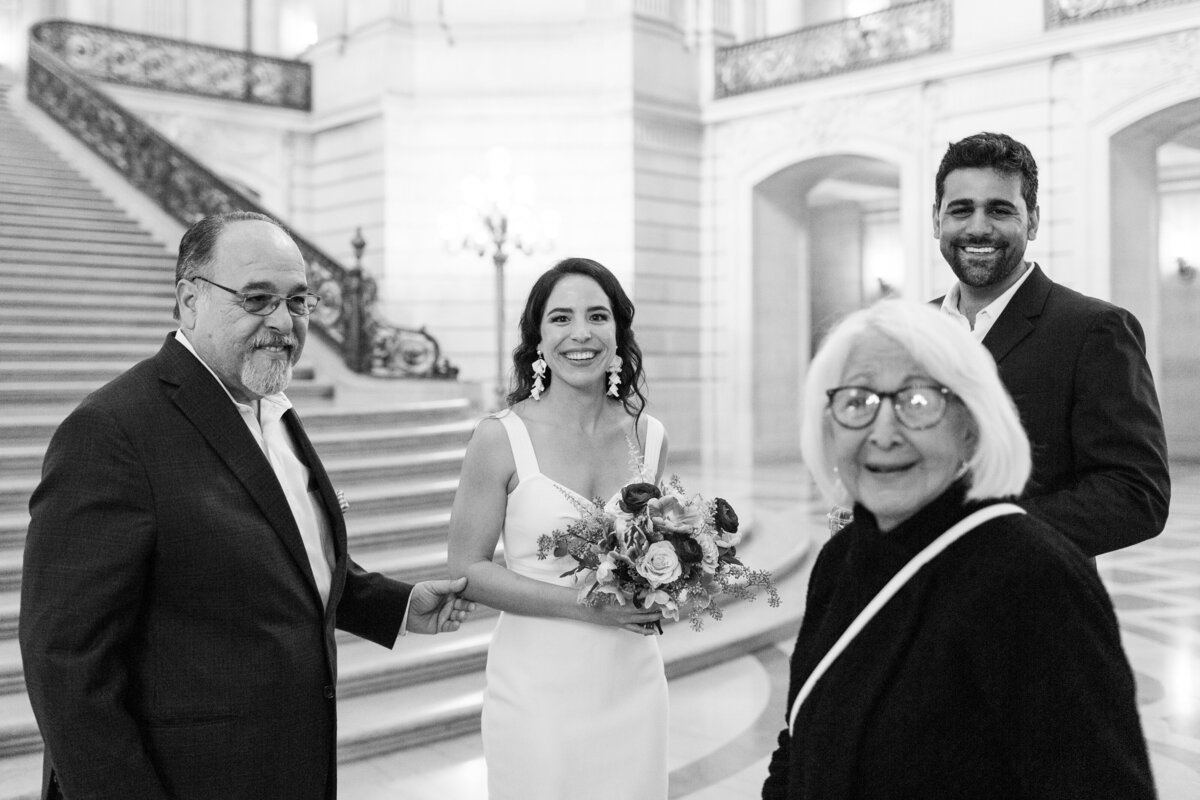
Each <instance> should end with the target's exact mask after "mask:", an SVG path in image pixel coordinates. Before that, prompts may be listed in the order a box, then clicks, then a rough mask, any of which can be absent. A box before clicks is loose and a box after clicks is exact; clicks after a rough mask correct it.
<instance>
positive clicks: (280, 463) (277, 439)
mask: <svg viewBox="0 0 1200 800" xmlns="http://www.w3.org/2000/svg"><path fill="white" fill-rule="evenodd" d="M175 339H176V340H177V341H178V342H179V343H180V344H182V345H183V346H184V347H186V348H187V349H188V352H190V353H191V354H192V355H194V356H196V360H198V361H199V362H200V363H201V364H204V368H205V369H207V370H208V371H209V372H210V373H211V374H212V376H213V378H214V379H216V381H217V384H218V385H219V386H220V387H221V389H222V390H223V391H224V392H225V394H226V395H227V396H228V397H229V401H230V402H231V403H233V405H234V407H235V408H237V410H238V413H239V414H241V416H242V421H243V422H245V423H246V427H247V428H249V429H250V433H251V435H253V436H254V441H256V442H258V446H259V447H261V448H262V451H263V454H264V455H266V457H267V461H269V462H270V464H271V469H273V470H274V471H275V477H276V478H277V479H278V480H279V485H280V487H282V488H283V494H284V496H285V497H286V498H287V502H288V507H289V508H291V510H292V517H293V519H294V520H295V522H296V527H297V528H299V529H300V538H301V539H302V540H303V542H304V551H305V552H306V553H307V554H308V564H309V567H311V568H312V574H313V578H314V579H315V580H316V583H317V591H318V592H319V593H320V594H321V603H322V605H326V606H327V605H328V604H329V586H330V584H331V583H332V582H333V565H334V563H335V560H336V554H335V553H334V551H333V533H332V531H331V529H330V527H329V517H328V515H327V514H326V513H325V504H324V503H323V502H322V501H321V495H320V492H319V491H318V489H317V485H316V483H315V481H313V480H312V475H311V473H310V472H309V469H308V467H306V466H305V465H304V462H303V461H301V460H300V457H299V455H298V454H297V453H296V443H295V442H293V441H292V436H291V434H290V433H288V430H287V425H285V424H284V422H283V415H284V413H286V412H287V410H288V409H289V408H291V407H292V402H291V401H290V400H288V399H287V396H286V395H284V394H283V392H279V393H278V394H273V395H270V396H268V397H263V398H261V399H259V400H257V401H255V402H254V404H253V405H247V404H246V403H239V402H238V401H237V400H235V399H234V398H233V395H232V394H230V393H229V389H228V388H226V386H225V384H224V383H222V382H221V379H220V378H219V377H217V373H215V372H213V370H212V368H211V367H209V366H208V364H205V363H204V359H203V358H200V354H199V353H197V352H196V348H194V347H192V343H191V342H190V341H188V338H187V337H186V336H184V335H183V331H182V330H178V331H176V332H175ZM405 616H406V617H407V614H406V615H405Z"/></svg>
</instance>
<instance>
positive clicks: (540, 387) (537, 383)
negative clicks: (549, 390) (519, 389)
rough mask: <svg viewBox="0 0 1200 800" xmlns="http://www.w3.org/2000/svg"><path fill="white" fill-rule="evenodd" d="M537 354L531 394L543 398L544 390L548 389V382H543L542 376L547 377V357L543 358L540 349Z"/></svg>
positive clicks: (537, 398) (536, 398) (534, 397)
mask: <svg viewBox="0 0 1200 800" xmlns="http://www.w3.org/2000/svg"><path fill="white" fill-rule="evenodd" d="M537 355H538V357H537V361H535V362H533V388H532V389H530V390H529V396H530V397H532V398H533V399H534V400H541V399H542V392H544V391H546V384H544V383H542V378H544V377H546V359H544V358H542V351H541V350H540V349H539V350H538V351H537Z"/></svg>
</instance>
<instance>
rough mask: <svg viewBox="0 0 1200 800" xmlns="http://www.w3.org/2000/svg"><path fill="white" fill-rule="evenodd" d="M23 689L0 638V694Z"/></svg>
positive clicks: (17, 654) (15, 650) (8, 643)
mask: <svg viewBox="0 0 1200 800" xmlns="http://www.w3.org/2000/svg"><path fill="white" fill-rule="evenodd" d="M468 621H470V620H468ZM24 691H25V670H24V669H23V668H22V666H21V644H20V642H18V641H17V640H16V639H15V638H13V639H3V640H0V694H11V693H12V692H24Z"/></svg>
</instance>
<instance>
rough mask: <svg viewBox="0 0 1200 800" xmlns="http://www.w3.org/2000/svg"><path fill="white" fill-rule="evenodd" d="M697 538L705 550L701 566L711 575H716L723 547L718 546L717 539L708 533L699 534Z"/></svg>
mask: <svg viewBox="0 0 1200 800" xmlns="http://www.w3.org/2000/svg"><path fill="white" fill-rule="evenodd" d="M695 539H696V541H697V542H698V543H699V544H700V549H701V550H702V551H703V552H704V558H703V559H702V560H701V561H700V568H701V569H703V570H704V571H705V572H706V573H708V574H709V575H716V574H717V565H718V562H719V559H720V558H721V548H719V547H717V542H716V540H714V539H713V537H712V536H711V535H709V534H707V533H701V534H697V535H696V537H695Z"/></svg>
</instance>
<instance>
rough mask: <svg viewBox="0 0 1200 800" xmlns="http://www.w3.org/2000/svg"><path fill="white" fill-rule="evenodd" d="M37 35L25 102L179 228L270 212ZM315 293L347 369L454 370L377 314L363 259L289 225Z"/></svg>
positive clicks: (434, 347)
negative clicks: (349, 260) (327, 247)
mask: <svg viewBox="0 0 1200 800" xmlns="http://www.w3.org/2000/svg"><path fill="white" fill-rule="evenodd" d="M34 31H35V34H34V35H31V37H30V43H29V71H28V96H29V100H30V101H31V102H32V103H33V104H34V105H36V106H38V107H39V108H41V109H42V110H43V111H45V112H46V113H47V114H49V115H50V116H51V117H52V118H53V119H54V120H55V121H56V122H58V123H59V124H60V125H62V126H63V127H64V128H66V129H67V130H68V131H69V132H70V133H72V134H73V135H74V136H75V137H76V138H78V139H79V140H80V141H82V142H83V143H84V144H86V145H87V146H88V147H89V148H91V150H92V151H93V152H95V153H96V154H97V155H99V156H100V157H101V158H103V159H104V160H105V161H106V162H108V163H109V164H110V165H111V166H112V167H113V168H115V169H116V170H117V171H118V172H120V173H121V174H122V175H124V176H125V178H126V180H128V181H129V182H130V183H131V184H133V186H134V187H136V188H138V189H140V190H141V191H143V192H144V193H145V194H147V195H148V196H149V197H150V198H151V199H152V200H154V201H155V202H156V203H157V204H158V205H159V206H160V207H161V208H162V209H163V210H164V211H165V212H167V214H169V215H170V216H171V217H173V218H174V219H176V220H178V221H179V222H180V223H182V224H183V225H191V224H192V223H193V222H195V221H196V220H198V219H201V218H202V217H205V216H208V215H209V214H217V213H222V212H226V211H235V210H244V211H257V212H260V213H264V214H268V215H270V213H269V212H268V211H266V210H265V209H264V208H262V207H261V206H259V205H258V204H257V203H256V202H254V200H252V199H251V198H250V197H248V196H247V195H245V194H244V193H242V192H240V191H239V190H237V189H236V188H234V187H233V186H231V185H229V184H228V183H226V182H225V181H223V180H222V179H221V178H219V177H217V175H215V174H214V173H213V172H212V171H211V170H209V169H208V168H207V167H205V166H204V165H203V164H201V163H200V162H198V161H197V160H196V159H194V158H192V157H191V156H190V155H188V154H187V153H186V152H184V151H183V150H182V149H180V148H179V147H177V146H176V145H174V144H173V143H172V142H171V141H170V140H168V139H167V138H166V137H164V136H163V135H162V134H160V133H158V131H156V130H155V129H154V128H153V127H151V126H150V125H148V124H147V123H145V122H143V121H142V120H141V119H140V118H139V117H137V116H136V115H135V114H133V113H132V112H130V111H129V110H128V109H126V108H124V107H123V106H121V105H120V104H119V103H117V102H115V101H114V100H113V99H112V98H110V97H109V96H108V95H106V94H105V93H104V92H102V91H100V90H99V89H97V88H96V87H94V86H92V85H91V84H90V83H89V82H88V81H87V80H86V79H84V78H83V77H81V76H80V75H78V74H76V73H75V71H74V70H72V69H71V67H70V66H69V65H68V64H66V63H65V62H64V61H63V60H62V59H61V58H59V57H58V56H57V55H56V54H55V53H53V52H51V51H50V50H48V49H47V48H46V47H44V46H43V45H42V44H41V43H40V40H39V39H38V37H37V35H36V31H37V27H35V28H34ZM292 238H293V239H294V240H295V242H296V245H297V246H298V247H299V248H300V252H301V254H302V256H303V257H304V261H305V265H306V268H307V272H308V281H309V286H310V287H312V290H313V291H314V292H316V293H317V294H319V295H320V296H321V305H320V306H318V307H317V310H316V311H315V312H314V313H313V315H312V317H311V324H312V326H313V328H315V329H316V330H317V331H318V333H319V335H321V336H323V337H324V338H325V339H326V340H327V341H329V342H330V344H332V345H333V346H334V347H336V348H337V349H338V350H339V351H340V352H341V354H342V357H343V359H344V360H345V362H346V364H347V366H349V367H350V369H352V370H354V371H355V372H359V373H364V374H369V375H378V376H385V377H398V376H411V377H433V378H454V377H456V376H457V374H458V369H457V368H456V367H453V366H451V365H450V364H449V362H447V361H446V359H445V358H443V357H442V356H441V348H440V347H439V345H438V342H437V340H436V339H435V338H434V337H433V336H431V335H430V334H429V333H428V332H427V331H426V330H425V329H424V328H420V329H411V328H402V327H399V326H396V325H392V324H391V323H388V322H386V321H385V320H383V319H382V318H381V317H380V316H379V315H378V313H377V312H376V308H375V304H376V299H377V291H378V287H377V285H376V283H375V281H374V279H372V278H371V277H370V276H368V275H366V274H365V273H364V272H363V270H362V268H361V265H360V264H359V265H356V266H355V267H354V268H353V269H346V268H345V267H343V266H342V265H341V264H339V263H338V262H337V261H335V260H334V259H332V258H330V257H329V256H328V255H326V254H325V253H324V252H323V251H322V250H321V249H320V248H318V247H317V246H316V245H314V244H312V243H311V242H309V241H308V240H307V239H305V238H304V237H303V236H300V235H298V234H296V233H295V232H292Z"/></svg>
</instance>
